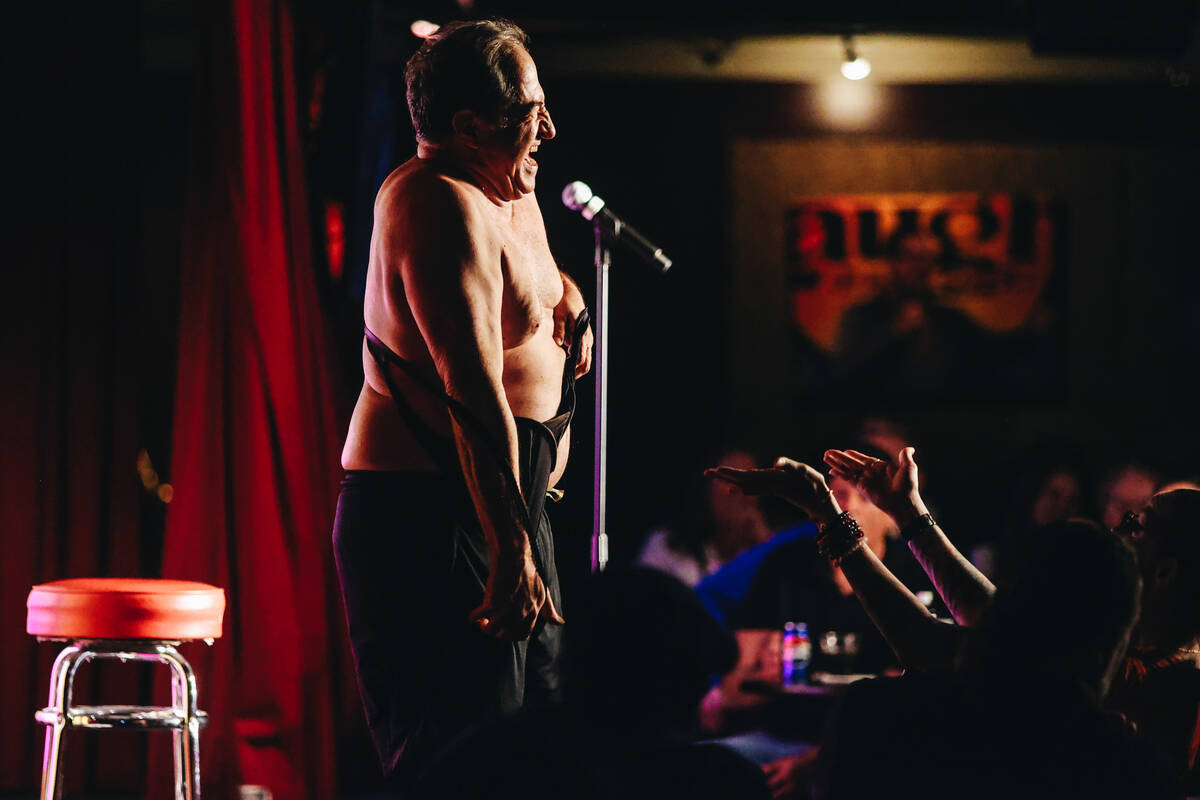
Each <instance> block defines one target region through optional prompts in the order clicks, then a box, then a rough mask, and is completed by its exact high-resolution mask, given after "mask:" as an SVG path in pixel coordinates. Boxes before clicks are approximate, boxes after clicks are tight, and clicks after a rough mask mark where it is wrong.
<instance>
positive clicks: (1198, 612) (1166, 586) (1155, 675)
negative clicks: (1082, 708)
mask: <svg viewBox="0 0 1200 800" xmlns="http://www.w3.org/2000/svg"><path fill="white" fill-rule="evenodd" d="M1117 532H1118V533H1120V534H1121V535H1122V536H1123V537H1124V538H1125V539H1126V540H1127V541H1128V542H1129V543H1130V544H1131V545H1132V546H1133V549H1134V550H1135V551H1136V552H1137V555H1138V563H1139V567H1140V569H1141V574H1142V617H1141V620H1140V622H1139V623H1138V626H1137V629H1136V630H1135V632H1134V644H1133V647H1132V648H1131V650H1130V653H1129V658H1128V659H1127V660H1126V662H1125V665H1124V668H1123V669H1122V670H1121V671H1120V672H1119V673H1118V675H1117V678H1116V681H1115V682H1114V685H1113V691H1112V695H1111V697H1110V699H1109V707H1110V708H1112V709H1114V710H1116V711H1119V712H1120V713H1122V714H1123V715H1124V716H1125V717H1126V718H1127V719H1129V721H1130V722H1132V723H1133V724H1134V725H1135V726H1136V727H1137V730H1138V731H1139V732H1141V733H1142V734H1143V735H1144V736H1146V738H1147V739H1149V740H1150V741H1152V742H1153V743H1154V744H1155V745H1156V746H1157V747H1158V749H1159V750H1160V751H1161V752H1163V753H1164V754H1165V755H1166V756H1167V757H1168V758H1169V759H1170V760H1171V762H1172V764H1173V765H1174V766H1175V768H1176V770H1177V771H1178V772H1179V773H1180V774H1182V775H1184V776H1185V777H1184V784H1185V788H1186V789H1187V792H1188V794H1189V795H1200V759H1198V758H1197V749H1200V491H1197V490H1195V489H1176V490H1172V491H1169V492H1162V493H1160V494H1157V495H1155V496H1154V497H1153V498H1152V499H1151V500H1150V502H1149V503H1148V504H1147V505H1146V507H1145V509H1144V510H1143V511H1142V512H1141V513H1140V514H1134V513H1132V512H1130V514H1129V515H1128V516H1127V517H1126V519H1125V521H1124V522H1123V523H1122V524H1120V525H1119V526H1117Z"/></svg>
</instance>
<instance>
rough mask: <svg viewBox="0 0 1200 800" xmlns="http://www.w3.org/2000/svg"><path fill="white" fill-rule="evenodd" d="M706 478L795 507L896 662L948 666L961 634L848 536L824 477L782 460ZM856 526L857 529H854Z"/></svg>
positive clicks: (714, 473) (725, 470) (714, 472)
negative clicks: (822, 540) (824, 541)
mask: <svg viewBox="0 0 1200 800" xmlns="http://www.w3.org/2000/svg"><path fill="white" fill-rule="evenodd" d="M706 474H708V475H711V476H712V477H714V478H719V479H721V480H725V481H729V482H730V483H732V484H734V485H736V486H738V487H739V488H741V490H742V491H744V492H746V493H747V494H771V495H775V496H776V497H781V498H783V499H784V500H787V501H789V502H791V503H793V504H795V505H798V506H800V507H801V508H803V509H804V510H805V511H807V512H808V514H809V515H810V516H811V517H812V518H813V519H814V521H816V522H817V524H818V525H820V526H821V527H822V530H823V532H824V535H829V536H832V537H834V539H833V540H831V545H832V544H834V543H836V544H837V545H839V546H837V547H835V548H834V549H832V550H830V549H828V548H826V547H824V546H823V547H822V550H823V551H825V552H827V553H828V554H829V555H830V556H831V557H832V558H833V560H834V564H835V566H839V567H841V570H842V573H843V574H844V575H845V576H846V580H847V581H849V583H850V586H851V588H853V589H854V594H855V595H856V596H857V597H858V599H859V602H861V603H862V605H863V608H864V609H866V611H867V614H868V615H869V616H870V617H871V621H872V622H874V623H875V626H876V627H877V628H878V629H879V632H880V633H882V634H883V636H884V638H885V639H887V642H888V644H889V645H891V648H892V650H894V651H895V653H896V656H897V657H898V658H899V659H900V662H901V663H902V664H904V665H905V666H906V667H915V668H917V669H948V668H949V667H951V666H952V665H953V663H954V657H955V654H956V653H957V651H958V646H959V642H960V640H961V636H962V631H961V630H960V629H959V628H957V627H956V626H954V625H951V624H949V623H944V622H939V621H938V620H937V619H936V618H935V617H934V616H933V615H932V614H930V613H929V611H928V610H927V609H926V608H925V606H924V605H923V604H922V603H921V601H920V600H918V599H917V598H916V596H915V595H914V594H913V593H912V592H910V591H909V590H908V587H906V586H905V585H904V584H903V583H901V582H900V580H899V579H898V578H896V576H895V575H893V574H892V572H891V570H889V569H888V568H887V567H886V566H884V564H883V562H881V561H880V560H879V559H878V558H877V557H876V556H875V554H874V553H872V552H871V550H870V548H868V547H866V546H865V540H863V539H861V538H857V539H856V538H855V537H854V536H853V535H851V534H850V533H849V530H850V529H849V528H848V527H845V526H848V525H850V523H848V522H847V520H846V515H843V514H842V510H841V508H840V507H839V506H838V502H837V500H836V499H835V498H834V496H833V493H832V492H830V491H829V487H828V485H826V483H825V478H824V477H823V476H822V475H821V473H819V472H817V471H816V470H815V469H813V468H812V467H810V466H808V465H807V464H801V463H799V462H797V461H792V460H791V459H788V458H780V459H778V460H776V462H775V466H774V467H772V468H770V469H733V468H731V467H718V468H716V469H710V470H708V471H707V472H706ZM854 527H857V526H854Z"/></svg>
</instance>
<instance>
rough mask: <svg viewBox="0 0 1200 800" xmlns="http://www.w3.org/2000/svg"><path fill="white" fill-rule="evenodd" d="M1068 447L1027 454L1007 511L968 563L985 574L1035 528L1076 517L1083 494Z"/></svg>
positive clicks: (992, 572) (995, 569) (991, 574)
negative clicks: (996, 528)
mask: <svg viewBox="0 0 1200 800" xmlns="http://www.w3.org/2000/svg"><path fill="white" fill-rule="evenodd" d="M1078 462H1079V459H1077V458H1075V457H1074V456H1073V455H1072V454H1071V453H1069V452H1068V449H1067V448H1065V447H1063V446H1061V445H1057V446H1044V447H1040V448H1038V449H1037V450H1036V451H1035V452H1033V453H1031V454H1030V455H1028V456H1027V457H1026V459H1025V463H1024V464H1023V465H1022V466H1018V467H1017V468H1016V473H1017V478H1016V480H1015V482H1014V483H1013V488H1012V497H1011V499H1010V501H1009V504H1008V510H1007V512H1006V513H1005V514H1004V516H1003V518H1002V525H1001V527H1000V528H999V529H998V530H996V531H994V532H993V533H991V534H987V533H986V532H982V533H983V535H984V536H989V537H990V538H988V539H987V540H985V541H981V542H979V543H978V544H976V546H975V547H973V548H972V549H971V551H970V553H971V562H972V563H973V564H975V565H976V566H977V567H978V568H979V570H980V571H981V572H983V574H985V575H987V576H989V577H995V575H996V574H997V573H998V572H999V571H1001V570H1002V569H1003V568H1004V567H1003V565H1002V564H1000V561H999V560H1000V558H1002V557H1003V554H1004V552H1005V550H1006V548H1009V549H1012V548H1020V547H1022V546H1023V540H1024V539H1026V538H1027V537H1028V536H1029V535H1030V534H1031V532H1032V531H1033V530H1034V529H1035V528H1039V527H1041V526H1043V525H1048V524H1050V523H1051V522H1056V521H1058V520H1061V519H1067V518H1068V517H1074V516H1078V515H1079V514H1080V513H1081V512H1082V510H1083V508H1082V503H1083V498H1084V495H1085V490H1084V478H1083V473H1084V470H1083V468H1082V467H1081V466H1080V465H1079V463H1078Z"/></svg>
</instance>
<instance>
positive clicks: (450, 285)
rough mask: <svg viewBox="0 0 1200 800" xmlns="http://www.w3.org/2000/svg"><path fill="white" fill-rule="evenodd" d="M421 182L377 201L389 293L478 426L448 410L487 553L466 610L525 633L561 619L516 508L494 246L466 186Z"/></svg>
mask: <svg viewBox="0 0 1200 800" xmlns="http://www.w3.org/2000/svg"><path fill="white" fill-rule="evenodd" d="M421 188H422V191H420V192H412V191H410V192H405V193H403V194H402V195H398V196H394V197H391V198H386V199H384V200H383V201H382V204H381V208H380V209H379V211H380V216H381V219H380V220H379V221H378V222H377V224H382V225H383V226H384V228H385V232H384V237H385V238H384V239H383V242H382V244H383V246H384V247H385V248H386V252H385V259H384V263H385V264H387V265H388V269H389V270H390V271H392V274H394V275H395V276H396V277H398V278H399V283H392V282H391V281H389V295H391V294H394V293H399V292H402V293H403V294H404V296H405V298H406V299H407V301H408V306H409V308H410V310H411V311H412V314H413V318H414V319H415V320H416V323H417V327H418V328H419V329H420V331H421V336H422V337H423V338H424V340H425V344H426V346H427V347H428V348H429V353H430V355H431V356H432V357H433V363H434V365H435V367H436V369H437V372H438V375H439V376H441V379H442V382H443V384H444V386H445V388H446V392H447V393H448V394H449V395H450V396H451V397H453V398H454V399H456V400H458V401H459V402H460V403H462V404H463V406H465V407H466V408H467V410H468V411H469V412H470V414H471V415H472V416H473V418H474V419H475V421H476V422H477V423H478V426H479V428H478V429H477V428H476V427H475V426H472V425H463V424H461V423H460V420H458V419H457V417H454V416H453V415H452V419H453V430H454V438H455V443H456V446H457V449H458V455H459V460H460V462H461V464H462V470H463V476H464V478H465V479H466V483H467V488H468V489H469V491H470V495H471V500H472V502H473V504H474V506H475V511H476V513H477V514H478V517H479V521H480V523H481V525H482V528H483V533H484V536H485V537H486V538H487V542H488V548H489V551H490V555H491V572H490V574H489V576H488V583H487V589H486V592H485V595H484V600H483V603H482V604H481V605H480V607H479V608H477V609H475V611H474V612H472V615H471V616H472V618H473V619H475V620H476V622H477V624H478V625H479V626H480V629H481V630H483V632H484V633H488V634H491V635H494V636H498V637H501V638H507V639H523V638H526V637H528V636H529V635H530V633H531V632H532V630H533V627H534V624H535V623H536V622H537V619H538V617H539V616H540V615H543V614H544V615H546V616H548V617H549V618H550V619H551V620H553V621H556V622H561V617H559V615H558V612H557V611H556V610H555V608H554V605H553V602H552V601H551V600H550V598H549V595H548V593H547V592H546V588H545V586H544V585H543V584H542V580H541V578H540V577H539V576H538V574H537V569H536V566H535V563H534V559H533V552H532V548H531V546H530V541H529V533H528V531H526V530H525V522H524V515H523V513H522V504H523V499H522V497H521V491H520V475H519V473H518V464H519V460H518V456H517V433H516V423H515V421H514V420H513V414H512V411H511V410H510V409H509V406H508V400H507V397H506V396H505V392H504V386H503V383H502V376H503V365H504V344H503V338H502V333H501V316H500V312H501V304H502V295H503V285H504V284H503V277H502V272H501V258H500V253H501V245H500V242H498V241H496V239H495V234H494V233H493V230H494V229H493V226H492V225H491V224H489V220H488V219H487V218H485V217H484V216H483V214H484V213H485V209H483V208H481V207H479V205H478V204H477V200H476V199H474V198H472V197H471V196H470V194H469V193H468V190H466V189H464V188H462V187H459V186H457V185H455V184H453V183H451V182H449V181H445V180H441V179H436V180H430V181H429V182H428V183H427V184H426V185H424V186H422V187H421ZM393 265H394V266H393ZM505 465H507V468H505ZM510 475H511V476H512V477H515V478H516V480H517V483H516V484H515V485H514V484H513V483H512V479H511V478H510Z"/></svg>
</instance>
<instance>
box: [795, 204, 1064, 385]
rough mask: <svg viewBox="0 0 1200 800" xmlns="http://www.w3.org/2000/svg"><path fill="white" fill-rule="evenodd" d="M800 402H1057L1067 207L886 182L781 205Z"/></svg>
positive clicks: (1060, 382)
mask: <svg viewBox="0 0 1200 800" xmlns="http://www.w3.org/2000/svg"><path fill="white" fill-rule="evenodd" d="M783 214H784V221H783V231H784V242H783V249H784V253H783V257H784V268H785V273H786V286H787V294H788V298H787V299H788V322H789V327H790V330H791V332H792V336H793V347H792V357H793V368H794V369H793V373H792V375H793V381H794V382H793V386H794V391H795V392H796V394H797V398H796V399H798V400H802V401H805V402H811V401H816V400H824V401H830V402H838V403H843V404H856V403H855V401H861V404H870V403H874V402H878V401H879V400H880V399H883V398H884V397H886V400H887V401H888V402H889V403H893V404H894V403H904V402H906V401H914V402H915V401H920V402H928V401H930V400H935V399H936V400H944V401H951V402H964V401H966V402H972V401H981V402H987V401H989V400H1004V401H1009V400H1017V399H1019V400H1033V401H1036V400H1048V399H1051V398H1055V397H1059V396H1061V395H1062V394H1063V392H1064V391H1065V386H1066V374H1065V372H1066V370H1065V365H1066V358H1065V355H1066V331H1067V327H1066V309H1067V303H1066V294H1065V293H1066V286H1065V277H1066V269H1065V265H1064V264H1063V263H1062V261H1063V258H1062V256H1061V253H1062V247H1061V243H1062V242H1063V240H1064V231H1063V224H1064V223H1063V220H1064V214H1063V213H1062V208H1061V204H1058V203H1056V202H1054V201H1052V200H1051V199H1049V198H1047V197H1045V196H1040V195H1037V194H1008V193H972V192H955V193H936V192H921V193H915V192H914V193H879V194H844V195H826V196H810V197H801V198H797V199H794V200H793V201H791V202H790V203H788V205H787V207H786V208H785V209H784V211H783Z"/></svg>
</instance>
